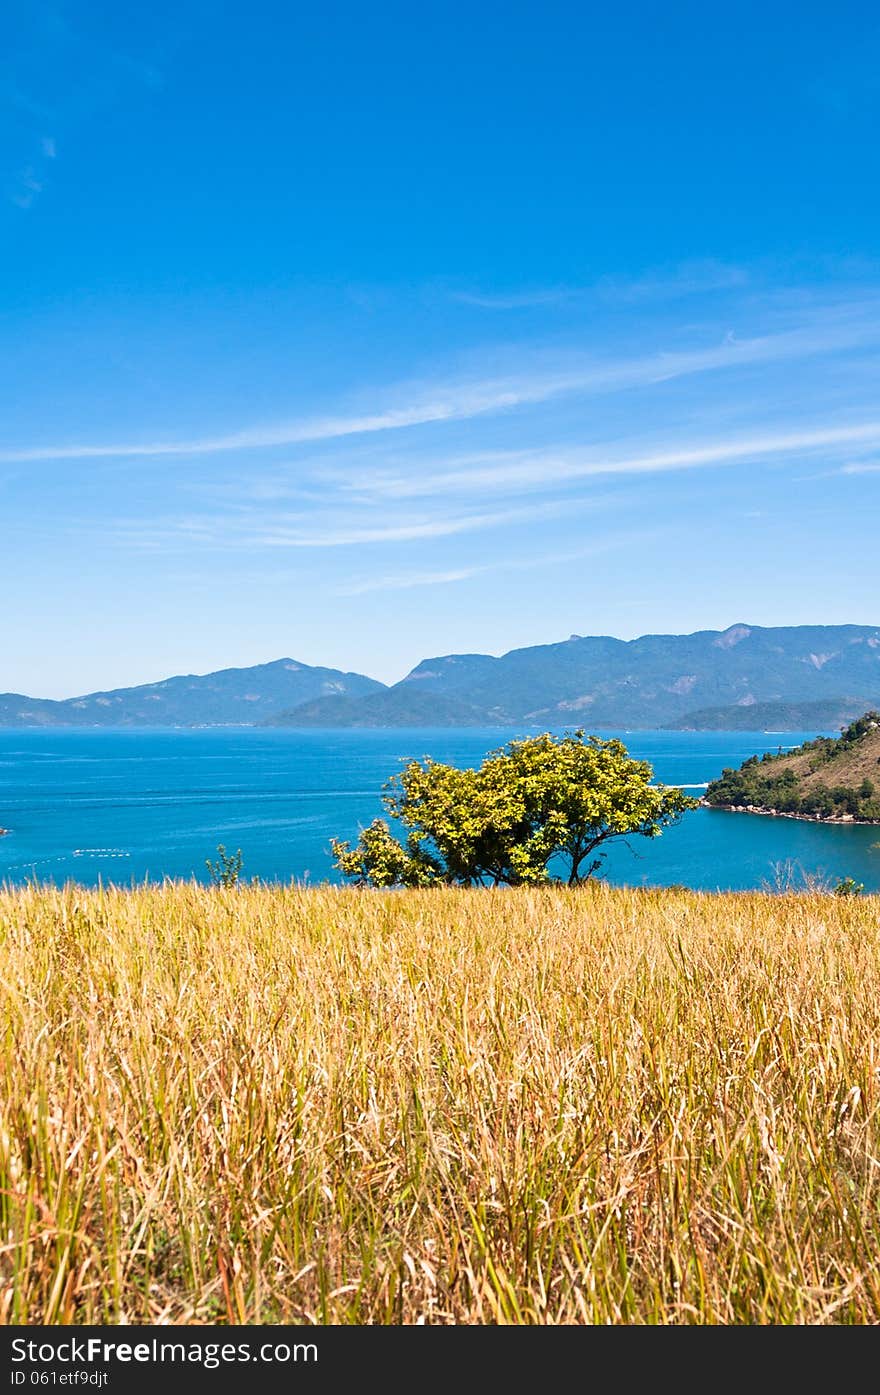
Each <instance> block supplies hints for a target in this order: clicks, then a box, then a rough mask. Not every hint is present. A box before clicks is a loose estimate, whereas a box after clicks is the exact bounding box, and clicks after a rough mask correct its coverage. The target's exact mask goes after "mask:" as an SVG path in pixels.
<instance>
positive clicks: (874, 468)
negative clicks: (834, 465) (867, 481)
mask: <svg viewBox="0 0 880 1395" xmlns="http://www.w3.org/2000/svg"><path fill="white" fill-rule="evenodd" d="M834 473H835V474H838V475H877V474H880V461H876V460H867V461H864V462H863V463H859V462H858V461H854V462H850V463H849V464H848V465H841V467H840V469H839V470H836V471H835V472H834Z"/></svg>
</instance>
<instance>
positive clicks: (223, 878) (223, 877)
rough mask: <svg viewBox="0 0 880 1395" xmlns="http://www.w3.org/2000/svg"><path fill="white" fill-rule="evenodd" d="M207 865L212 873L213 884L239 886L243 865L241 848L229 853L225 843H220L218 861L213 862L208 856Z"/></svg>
mask: <svg viewBox="0 0 880 1395" xmlns="http://www.w3.org/2000/svg"><path fill="white" fill-rule="evenodd" d="M205 866H206V867H207V869H208V871H209V872H210V874H211V884H212V885H213V886H238V882H239V878H240V876H241V867H242V857H241V848H239V849H238V850H237V851H236V852H234V853H227V851H226V849H225V847H224V846H223V844H222V843H218V845H217V861H216V862H212V861H211V859H210V858H206V859H205Z"/></svg>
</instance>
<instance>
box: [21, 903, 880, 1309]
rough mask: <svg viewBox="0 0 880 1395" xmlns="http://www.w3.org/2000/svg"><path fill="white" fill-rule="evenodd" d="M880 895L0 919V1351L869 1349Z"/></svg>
mask: <svg viewBox="0 0 880 1395" xmlns="http://www.w3.org/2000/svg"><path fill="white" fill-rule="evenodd" d="M878 910H880V904H878V899H877V898H869V897H854V898H852V899H842V898H835V897H833V896H821V895H803V896H796V895H786V896H770V895H758V894H754V895H752V894H749V895H735V896H734V895H728V896H720V895H719V896H709V895H698V894H696V893H689V892H679V891H663V892H649V891H625V890H613V889H609V888H604V887H595V888H592V889H588V890H586V891H580V892H568V891H541V892H537V891H528V890H527V891H517V892H490V891H482V892H465V891H463V892H455V891H429V892H405V893H401V894H393V893H392V894H389V893H374V892H357V891H352V890H334V889H331V888H325V889H316V890H305V889H300V888H291V889H286V890H280V889H278V888H274V889H273V888H259V887H248V888H243V889H240V890H237V891H236V890H228V891H224V890H219V889H210V888H204V887H199V886H196V885H193V884H176V885H168V886H166V887H164V888H155V889H143V890H137V891H128V892H125V891H118V890H109V891H108V890H104V891H93V892H90V891H84V890H82V889H81V888H76V887H68V888H66V889H64V890H63V891H54V890H51V889H45V888H44V889H29V890H25V891H20V892H13V891H9V892H5V893H2V894H0V993H2V998H3V1010H2V1029H3V1033H4V1039H3V1052H2V1065H0V1071H2V1076H0V1096H2V1098H0V1111H2V1112H0V1321H4V1322H16V1323H71V1322H96V1323H113V1324H115V1323H119V1322H168V1323H174V1322H207V1323H225V1322H230V1323H261V1322H305V1323H314V1322H317V1323H327V1322H338V1323H349V1322H351V1323H400V1322H404V1323H412V1322H420V1321H426V1322H433V1323H445V1322H459V1323H499V1322H502V1323H507V1322H509V1323H555V1322H577V1323H581V1322H582V1323H593V1322H600V1323H606V1322H612V1323H642V1322H672V1323H689V1322H709V1323H746V1322H748V1323H794V1322H797V1323H824V1322H832V1323H841V1322H855V1323H864V1322H871V1323H874V1322H877V1321H878V1319H880V1272H878V1264H880V1208H878V1201H880V1191H878V1178H880V1108H878V1106H880V1075H878V1072H880V926H878Z"/></svg>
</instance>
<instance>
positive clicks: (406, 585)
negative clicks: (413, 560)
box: [335, 567, 485, 596]
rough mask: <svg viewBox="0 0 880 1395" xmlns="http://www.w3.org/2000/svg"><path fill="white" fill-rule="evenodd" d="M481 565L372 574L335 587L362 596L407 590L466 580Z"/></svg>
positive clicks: (473, 574) (474, 574)
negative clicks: (434, 570)
mask: <svg viewBox="0 0 880 1395" xmlns="http://www.w3.org/2000/svg"><path fill="white" fill-rule="evenodd" d="M484 570H485V568H483V567H458V568H456V569H454V570H453V571H445V572H410V573H409V574H402V575H398V576H372V577H367V578H366V580H364V581H352V582H345V583H344V584H343V585H341V586H337V587H336V591H335V594H336V595H337V596H364V595H367V594H368V593H369V592H370V591H409V590H412V588H413V587H415V586H448V585H450V584H451V583H452V582H454V581H467V580H469V579H470V577H472V576H476V575H478V573H479V572H481V571H484Z"/></svg>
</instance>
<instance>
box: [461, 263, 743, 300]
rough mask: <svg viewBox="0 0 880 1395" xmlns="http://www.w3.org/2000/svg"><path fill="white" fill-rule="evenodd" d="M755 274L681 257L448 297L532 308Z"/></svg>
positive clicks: (700, 289) (656, 294) (639, 296)
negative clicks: (581, 281)
mask: <svg viewBox="0 0 880 1395" xmlns="http://www.w3.org/2000/svg"><path fill="white" fill-rule="evenodd" d="M750 280H751V276H750V273H749V272H748V271H747V270H746V268H745V267H741V266H734V265H732V264H731V263H728V262H718V261H714V260H712V259H706V260H702V261H687V262H681V263H679V265H677V266H672V267H663V268H660V269H658V270H656V271H652V272H648V273H646V274H645V275H643V276H602V277H600V278H599V280H598V281H596V282H594V283H593V284H591V285H585V286H536V287H533V288H531V289H527V290H508V291H505V290H491V291H490V290H452V291H449V292H448V297H449V299H450V300H454V301H457V302H458V303H459V304H461V305H472V306H474V307H475V308H476V309H478V310H499V311H504V310H531V309H536V308H541V307H543V306H547V305H562V304H566V303H581V302H585V301H596V300H599V301H605V302H613V303H615V304H622V305H643V304H646V303H648V302H660V301H664V300H680V299H681V298H683V297H684V296H689V295H708V294H710V293H711V292H713V291H731V290H740V289H742V288H743V287H744V286H747V285H748V284H749V282H750Z"/></svg>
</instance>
